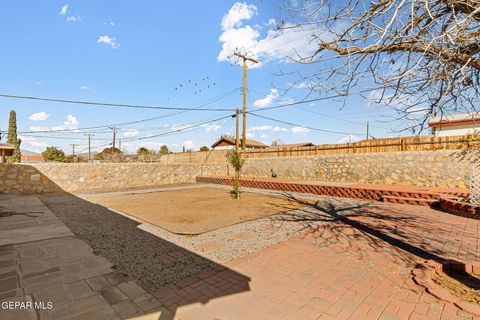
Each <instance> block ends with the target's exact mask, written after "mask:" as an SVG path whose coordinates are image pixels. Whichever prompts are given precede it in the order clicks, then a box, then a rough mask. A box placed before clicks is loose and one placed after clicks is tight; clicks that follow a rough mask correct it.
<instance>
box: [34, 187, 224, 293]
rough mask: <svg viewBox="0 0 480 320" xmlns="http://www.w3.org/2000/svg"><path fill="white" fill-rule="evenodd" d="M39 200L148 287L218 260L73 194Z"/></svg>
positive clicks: (190, 273)
mask: <svg viewBox="0 0 480 320" xmlns="http://www.w3.org/2000/svg"><path fill="white" fill-rule="evenodd" d="M39 199H40V200H41V201H42V202H43V203H44V204H45V205H46V206H47V207H48V208H49V209H50V210H51V211H52V212H53V213H54V214H55V215H56V216H57V217H58V218H59V219H60V220H61V221H62V222H63V223H65V225H67V227H68V228H70V230H71V231H72V232H73V233H74V234H75V235H76V236H77V237H78V238H80V239H82V240H83V241H85V242H86V243H87V244H88V245H90V246H91V247H92V248H93V250H94V252H95V253H96V254H99V255H101V256H103V257H104V258H106V259H108V260H109V261H110V262H112V263H113V264H114V267H115V268H116V269H117V270H118V271H120V272H122V273H124V274H125V275H127V276H129V277H130V278H132V279H133V280H135V281H136V282H137V283H138V284H139V285H141V286H142V287H143V288H144V289H145V290H147V291H150V292H153V291H155V290H156V289H158V288H160V287H162V286H165V285H168V284H174V283H177V282H178V281H180V280H183V279H186V278H188V277H191V276H194V275H197V274H199V273H200V272H202V271H207V270H211V269H213V268H215V267H217V266H218V264H216V263H215V262H213V261H211V260H209V259H206V258H204V257H201V256H199V255H197V254H195V253H194V252H191V251H189V250H186V249H184V248H181V247H179V246H177V245H175V244H174V243H172V242H169V241H168V240H164V239H162V238H159V237H157V236H154V235H152V234H150V233H148V232H144V231H143V230H141V229H139V228H137V226H138V225H139V223H138V222H136V221H134V220H131V219H129V218H126V217H124V216H122V215H119V214H117V213H115V212H113V211H111V210H108V209H107V208H104V207H102V206H99V205H96V204H93V203H90V202H88V201H85V200H83V199H80V198H78V197H76V196H73V195H69V194H66V195H58V196H41V197H39Z"/></svg>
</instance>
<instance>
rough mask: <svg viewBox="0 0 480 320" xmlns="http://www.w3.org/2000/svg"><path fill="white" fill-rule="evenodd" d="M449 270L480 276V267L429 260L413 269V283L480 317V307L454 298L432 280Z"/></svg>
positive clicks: (477, 265) (455, 262)
mask: <svg viewBox="0 0 480 320" xmlns="http://www.w3.org/2000/svg"><path fill="white" fill-rule="evenodd" d="M448 270H455V271H461V272H469V273H475V274H480V265H479V264H473V263H462V262H458V261H451V260H445V261H441V262H438V261H433V260H428V261H425V262H423V263H419V264H418V265H417V266H416V268H415V269H413V271H412V274H413V281H414V282H415V283H416V284H418V285H419V286H421V287H424V288H425V289H426V291H427V292H428V293H430V294H431V295H433V296H434V297H436V298H438V299H440V300H443V301H447V302H450V303H453V304H454V305H456V306H457V307H458V308H460V309H461V310H463V311H466V312H468V313H471V314H474V315H477V316H480V305H478V304H475V303H471V302H467V301H465V300H462V299H460V298H458V297H456V296H454V295H453V294H451V293H450V291H448V290H447V289H444V288H442V287H440V286H439V285H437V284H436V283H435V282H434V281H433V280H432V279H433V278H434V277H435V276H436V275H438V274H439V273H442V272H444V271H448Z"/></svg>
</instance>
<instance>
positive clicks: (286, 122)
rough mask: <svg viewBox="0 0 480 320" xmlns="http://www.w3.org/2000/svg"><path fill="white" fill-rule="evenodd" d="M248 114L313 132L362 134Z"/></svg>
mask: <svg viewBox="0 0 480 320" xmlns="http://www.w3.org/2000/svg"><path fill="white" fill-rule="evenodd" d="M249 113H250V114H251V115H252V116H255V117H259V118H263V119H267V120H271V121H275V122H279V123H283V124H287V125H290V126H295V127H302V128H306V129H310V130H314V131H319V132H326V133H335V134H341V135H344V134H362V133H357V132H341V131H332V130H324V129H318V128H314V127H308V126H304V125H301V124H296V123H292V122H288V121H283V120H278V119H274V118H270V117H265V116H261V115H259V114H255V113H253V112H249Z"/></svg>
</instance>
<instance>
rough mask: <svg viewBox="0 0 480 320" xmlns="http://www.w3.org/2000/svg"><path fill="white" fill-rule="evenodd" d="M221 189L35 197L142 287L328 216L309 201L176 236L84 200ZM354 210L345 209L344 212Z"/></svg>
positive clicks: (307, 228) (342, 201)
mask: <svg viewBox="0 0 480 320" xmlns="http://www.w3.org/2000/svg"><path fill="white" fill-rule="evenodd" d="M204 187H209V188H222V189H229V187H228V186H221V185H209V184H208V185H205V184H197V185H189V186H178V187H165V188H159V189H148V190H136V191H126V192H110V193H103V194H86V195H81V197H83V198H85V199H82V198H80V196H75V195H71V194H65V195H55V196H41V197H39V198H40V200H41V201H42V202H43V203H44V204H45V205H46V206H47V207H48V208H49V209H50V210H51V211H52V212H53V213H55V215H56V216H57V217H58V218H59V219H60V220H62V221H63V222H64V223H65V224H66V225H67V227H69V228H70V229H71V230H72V232H73V233H74V234H75V235H76V236H77V237H79V238H80V239H82V240H84V241H85V242H87V243H88V244H89V245H90V246H91V247H92V248H93V249H94V250H95V252H96V253H97V254H100V255H102V256H103V257H105V258H107V259H108V260H109V261H110V262H112V263H113V264H114V265H115V267H116V268H117V270H119V271H121V272H123V273H124V274H126V275H128V276H129V277H131V278H132V279H134V280H135V281H136V282H137V283H138V284H140V285H141V286H142V287H144V288H145V289H146V290H147V291H150V292H153V291H155V290H156V289H158V288H160V287H163V286H166V285H169V284H174V283H177V282H178V281H180V280H183V279H185V278H188V277H191V276H195V275H197V274H199V273H200V272H202V271H206V270H211V269H213V268H215V267H219V264H223V263H225V262H228V261H230V260H232V259H237V258H241V257H244V256H246V255H248V254H250V253H253V252H256V251H258V250H260V249H262V248H266V247H268V246H271V245H273V244H275V243H278V242H281V241H284V240H287V239H289V238H291V237H293V236H299V235H302V234H304V233H306V232H311V231H312V230H314V229H315V228H317V227H318V226H320V225H322V224H324V223H327V222H329V221H331V216H329V215H328V214H327V213H325V211H322V210H319V208H317V207H314V206H312V205H306V206H305V207H303V208H301V209H297V210H293V211H290V212H285V213H282V214H277V215H273V216H269V217H264V218H260V219H255V220H250V221H246V222H242V223H239V224H236V225H231V226H228V227H225V228H221V229H218V230H214V231H211V232H207V233H203V234H200V235H196V236H188V235H178V234H175V233H172V232H170V231H167V230H165V229H162V228H159V227H157V226H155V225H152V224H149V223H143V224H142V223H141V222H138V221H135V220H133V219H131V218H129V217H128V214H125V213H123V214H122V213H120V214H119V212H115V211H114V210H110V209H108V208H105V207H102V206H100V205H97V204H94V203H91V202H89V201H87V200H86V199H88V198H92V197H95V196H100V195H101V196H103V195H105V194H108V195H125V194H132V193H148V192H159V191H171V190H182V189H191V188H204ZM243 191H245V192H256V193H262V194H268V195H277V196H278V195H283V196H289V197H291V198H292V199H296V200H297V201H300V202H301V201H302V200H317V201H324V202H332V203H334V204H335V205H343V206H346V205H348V206H350V207H352V208H355V207H357V206H366V205H369V204H370V203H368V202H365V201H359V200H353V199H346V198H333V197H326V196H317V195H309V194H303V193H291V192H280V191H271V190H261V189H252V188H243ZM352 212H354V210H350V211H349V213H352Z"/></svg>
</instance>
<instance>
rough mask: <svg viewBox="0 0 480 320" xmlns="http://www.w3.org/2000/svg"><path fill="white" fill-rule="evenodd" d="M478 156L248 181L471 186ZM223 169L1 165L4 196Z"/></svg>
mask: <svg viewBox="0 0 480 320" xmlns="http://www.w3.org/2000/svg"><path fill="white" fill-rule="evenodd" d="M473 160H474V155H472V154H469V155H463V154H462V153H460V152H458V151H445V150H444V151H434V152H428V151H426V152H394V153H370V154H341V155H321V156H300V157H283V158H278V157H275V158H251V159H248V160H247V164H246V166H245V170H244V176H246V177H270V176H271V171H270V170H271V169H274V170H275V171H276V172H277V175H278V177H279V178H287V179H297V180H319V181H331V182H356V183H380V184H407V185H416V186H448V187H465V186H468V184H469V180H470V172H471V163H472V161H473ZM227 167H228V166H227V164H226V163H225V161H224V162H223V163H219V164H203V165H202V164H162V163H37V164H21V165H18V164H17V165H15V164H0V193H4V194H5V193H9V194H14V193H33V192H38V193H45V192H52V191H55V190H58V189H56V188H57V187H56V186H55V185H58V187H60V188H62V189H63V190H65V191H68V192H84V191H100V190H105V191H110V190H121V189H128V188H142V187H155V186H160V185H163V184H172V183H186V182H194V181H195V177H196V176H199V175H203V176H225V175H227V174H229V173H230V174H232V170H231V169H230V170H228V168H227Z"/></svg>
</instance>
